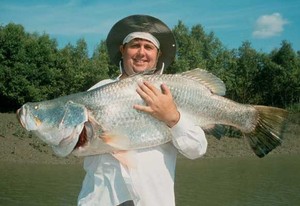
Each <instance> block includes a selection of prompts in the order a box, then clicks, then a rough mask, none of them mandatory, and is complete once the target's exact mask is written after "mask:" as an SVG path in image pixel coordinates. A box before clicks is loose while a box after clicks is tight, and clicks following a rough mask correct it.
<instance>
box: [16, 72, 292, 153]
mask: <svg viewBox="0 0 300 206" xmlns="http://www.w3.org/2000/svg"><path fill="white" fill-rule="evenodd" d="M141 81H149V82H151V83H153V84H154V85H155V86H156V87H157V88H160V85H161V84H162V83H165V84H166V85H167V86H168V87H169V88H170V90H171V93H172V95H173V98H174V101H175V102H176V104H177V107H178V108H179V110H180V111H181V112H184V113H185V114H186V115H188V117H189V118H190V119H191V120H192V121H193V122H195V124H197V125H199V126H200V127H201V128H202V129H203V130H205V131H209V130H211V129H212V128H213V126H214V125H229V126H232V127H235V128H237V129H239V130H240V131H241V132H242V133H243V134H244V135H245V136H246V137H247V139H248V140H249V143H250V146H251V148H252V149H253V151H254V152H255V154H256V155H257V156H259V157H263V156H265V155H266V154H268V153H269V152H270V151H271V150H273V149H274V148H276V147H277V146H278V145H280V144H281V142H282V132H283V128H284V122H285V119H286V117H287V115H288V113H287V111H286V110H283V109H280V108H274V107H267V106H254V105H245V104H240V103H237V102H234V101H232V100H229V99H227V98H225V97H222V96H223V95H224V94H225V90H226V89H225V85H224V83H223V82H222V81H221V80H220V79H219V78H217V77H216V76H214V75H212V74H211V73H208V72H207V71H205V70H202V69H194V70H191V71H187V72H184V73H181V74H173V75H171V74H162V75H145V74H138V75H134V76H131V77H129V78H126V79H124V80H120V81H117V82H114V83H110V84H107V85H104V86H101V87H99V88H96V89H94V90H91V91H87V92H81V93H76V94H72V95H68V96H63V97H59V98H56V99H53V100H48V101H42V102H36V103H26V104H25V105H23V106H22V107H21V108H20V109H19V110H18V112H17V114H18V118H19V120H20V122H21V124H22V126H23V127H24V128H26V129H27V130H28V131H32V132H33V133H34V134H36V135H37V136H38V137H39V138H41V139H42V140H43V141H45V142H46V143H48V144H49V145H51V146H52V148H53V150H54V152H55V153H56V154H57V155H59V156H67V155H69V154H70V153H73V154H75V155H77V156H86V155H93V154H102V153H114V152H118V151H124V150H134V149H140V148H147V147H153V146H157V145H160V144H164V143H167V142H169V141H170V140H171V133H170V129H169V128H168V127H167V126H166V125H165V124H164V123H162V122H160V121H158V120H156V119H154V118H153V117H152V116H150V115H148V114H146V113H143V112H139V111H137V110H135V109H133V105H134V104H145V103H144V101H143V100H142V99H141V97H140V96H139V95H138V94H137V93H136V88H137V87H138V83H139V82H141ZM216 128H218V127H216Z"/></svg>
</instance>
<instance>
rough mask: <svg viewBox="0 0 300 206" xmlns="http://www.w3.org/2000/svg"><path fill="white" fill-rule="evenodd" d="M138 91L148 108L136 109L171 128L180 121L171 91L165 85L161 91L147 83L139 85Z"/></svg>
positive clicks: (138, 107)
mask: <svg viewBox="0 0 300 206" xmlns="http://www.w3.org/2000/svg"><path fill="white" fill-rule="evenodd" d="M136 91H137V93H138V94H139V95H140V96H141V98H142V99H143V100H144V101H145V102H146V105H147V106H142V105H134V106H133V108H134V109H137V110H140V111H143V112H146V113H149V114H150V115H152V116H153V117H155V118H156V119H158V120H160V121H163V122H164V123H165V124H166V125H168V126H169V127H170V128H171V127H173V126H174V125H175V124H176V123H177V122H178V121H179V118H180V114H179V112H178V110H177V107H176V104H175V102H174V101H173V97H172V94H171V92H170V89H169V88H168V87H167V86H166V85H165V84H162V85H161V91H160V90H159V89H157V88H156V87H155V86H154V85H153V84H151V83H150V82H147V81H145V82H141V83H139V87H138V88H137V90H136Z"/></svg>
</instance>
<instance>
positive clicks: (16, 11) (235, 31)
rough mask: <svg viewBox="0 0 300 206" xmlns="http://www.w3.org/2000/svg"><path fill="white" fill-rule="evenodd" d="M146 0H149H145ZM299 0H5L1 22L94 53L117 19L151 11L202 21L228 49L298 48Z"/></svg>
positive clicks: (173, 20)
mask: <svg viewBox="0 0 300 206" xmlns="http://www.w3.org/2000/svg"><path fill="white" fill-rule="evenodd" d="M146 2H147V3H146ZM299 8H300V0H289V1H287V0H264V1H262V0H206V1H205V0H184V1H182V0H149V1H134V0H126V1H125V0H109V1H102V0H98V1H96V0H27V1H24V0H1V3H0V24H2V25H3V26H5V25H6V24H8V23H9V22H14V23H18V24H22V25H23V26H24V27H25V29H26V31H27V32H38V33H40V34H42V33H43V32H45V33H46V34H49V35H50V37H51V38H55V39H56V40H57V41H58V44H59V46H60V47H63V46H65V45H66V44H67V43H69V42H70V43H72V44H75V43H76V41H77V40H78V39H79V38H84V39H85V40H86V42H87V43H88V48H89V53H90V54H91V53H92V52H93V50H94V48H95V47H96V45H97V44H99V43H100V41H101V40H104V39H105V38H106V36H107V34H108V32H109V30H110V28H111V27H112V26H113V24H114V23H116V22H117V21H118V20H120V19H122V18H124V17H126V16H128V15H132V14H148V15H152V16H155V17H157V18H159V19H161V20H162V21H164V22H165V23H166V24H167V25H168V26H169V27H170V28H173V27H174V26H175V25H176V24H177V23H178V21H179V20H181V21H182V22H183V23H184V24H185V25H187V26H188V27H189V28H191V27H192V26H194V25H196V24H201V25H202V26H203V27H204V29H205V31H206V32H210V31H213V32H214V33H215V35H216V37H217V38H219V39H220V40H221V41H222V43H223V44H224V45H225V46H226V47H227V48H229V49H232V48H238V47H239V46H241V45H242V42H243V41H246V40H248V41H250V42H251V44H252V47H253V48H255V49H256V50H258V51H260V50H262V51H264V52H270V51H271V50H272V49H274V48H279V47H280V44H281V41H282V40H287V41H289V42H290V43H292V46H293V48H294V50H297V51H298V50H300V36H299V34H300V12H299Z"/></svg>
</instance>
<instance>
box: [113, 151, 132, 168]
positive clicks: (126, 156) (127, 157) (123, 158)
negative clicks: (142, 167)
mask: <svg viewBox="0 0 300 206" xmlns="http://www.w3.org/2000/svg"><path fill="white" fill-rule="evenodd" d="M135 155H136V152H135V151H126V150H120V151H117V152H114V153H112V156H113V157H114V158H116V159H117V160H118V161H119V162H120V163H121V164H122V165H123V166H124V167H126V168H128V169H135V168H136V158H135V157H136V156H135Z"/></svg>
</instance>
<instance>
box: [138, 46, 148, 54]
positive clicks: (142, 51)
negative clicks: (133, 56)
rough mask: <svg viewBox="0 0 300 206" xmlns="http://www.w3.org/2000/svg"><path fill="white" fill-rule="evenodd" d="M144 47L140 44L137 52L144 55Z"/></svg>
mask: <svg viewBox="0 0 300 206" xmlns="http://www.w3.org/2000/svg"><path fill="white" fill-rule="evenodd" d="M145 51H146V50H145V48H144V47H143V46H141V47H140V48H139V49H138V54H139V55H145Z"/></svg>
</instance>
